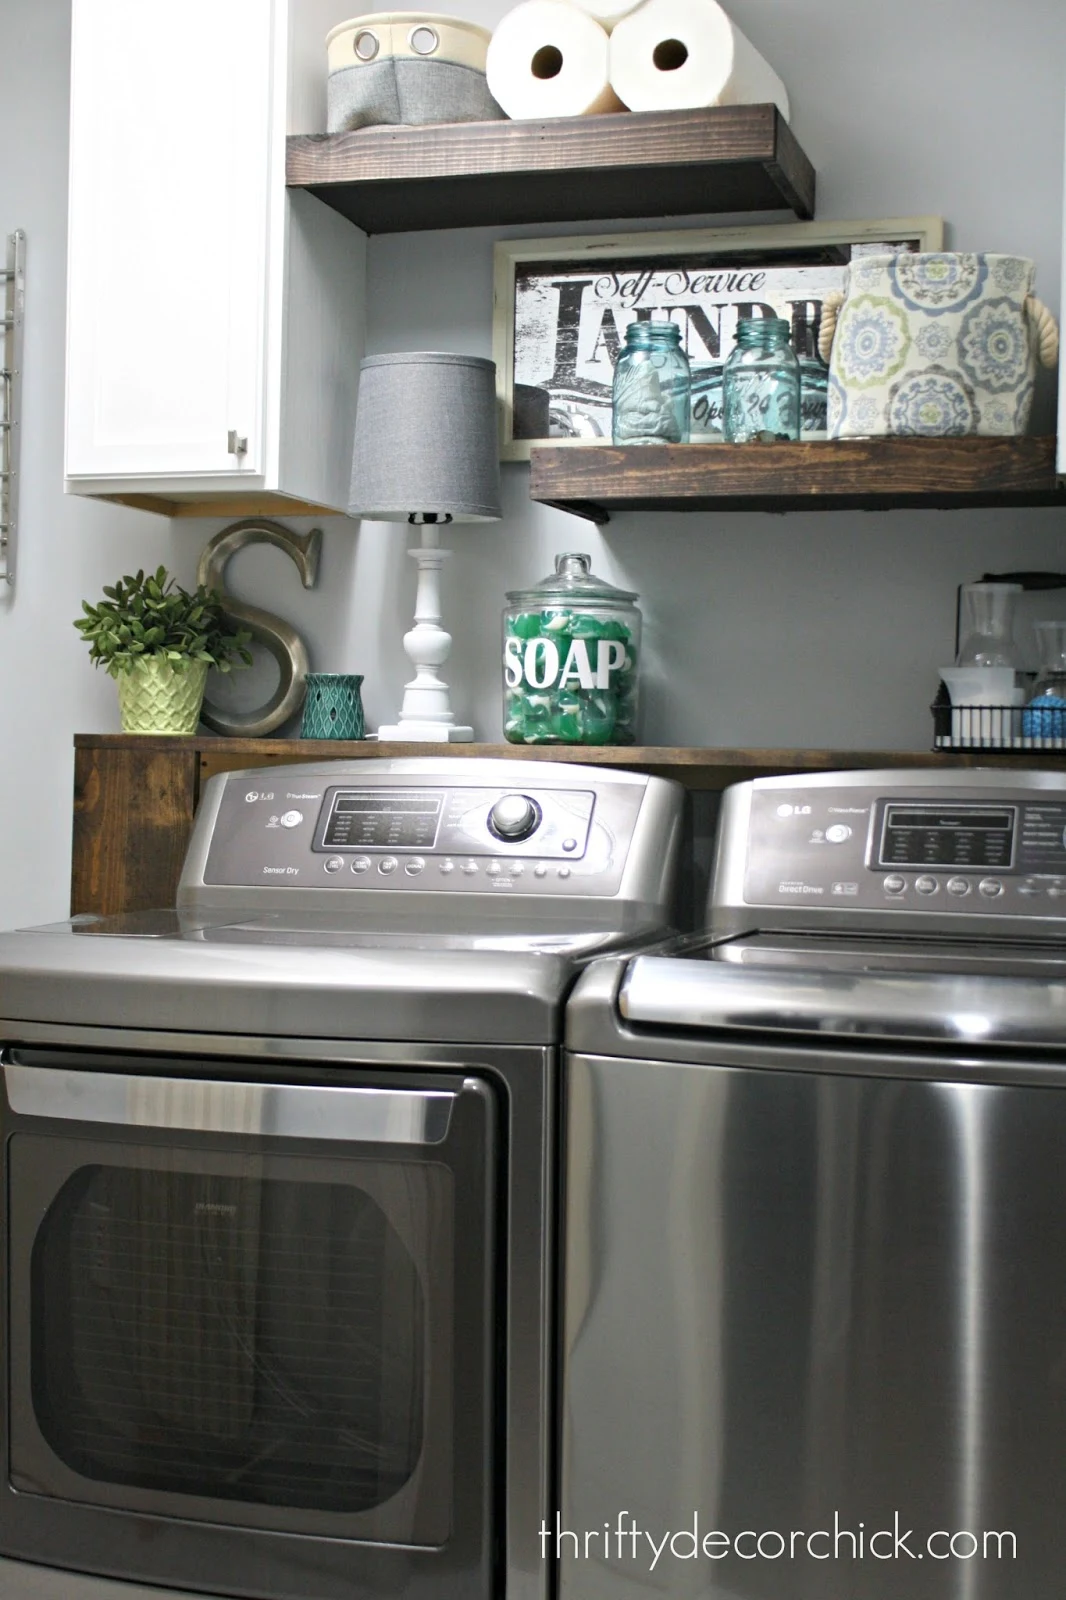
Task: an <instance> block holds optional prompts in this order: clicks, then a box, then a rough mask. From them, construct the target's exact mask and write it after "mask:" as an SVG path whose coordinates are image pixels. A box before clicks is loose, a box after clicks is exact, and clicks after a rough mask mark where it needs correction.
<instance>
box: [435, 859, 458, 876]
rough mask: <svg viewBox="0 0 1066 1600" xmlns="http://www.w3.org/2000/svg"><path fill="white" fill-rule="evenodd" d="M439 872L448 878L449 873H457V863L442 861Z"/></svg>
mask: <svg viewBox="0 0 1066 1600" xmlns="http://www.w3.org/2000/svg"><path fill="white" fill-rule="evenodd" d="M438 870H439V871H440V872H442V873H443V874H444V876H445V877H447V876H448V874H449V872H454V871H455V862H454V861H449V860H447V859H445V860H444V861H442V862H441V863H440V867H439V869H438Z"/></svg>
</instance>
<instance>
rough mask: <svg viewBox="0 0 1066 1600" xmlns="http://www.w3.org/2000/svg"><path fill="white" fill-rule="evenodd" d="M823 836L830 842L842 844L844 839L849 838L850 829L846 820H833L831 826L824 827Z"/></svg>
mask: <svg viewBox="0 0 1066 1600" xmlns="http://www.w3.org/2000/svg"><path fill="white" fill-rule="evenodd" d="M825 836H826V838H827V839H828V840H829V843H830V844H843V843H844V840H845V839H850V838H851V829H850V828H849V827H848V825H847V823H846V822H834V823H833V825H832V827H831V828H826V830H825Z"/></svg>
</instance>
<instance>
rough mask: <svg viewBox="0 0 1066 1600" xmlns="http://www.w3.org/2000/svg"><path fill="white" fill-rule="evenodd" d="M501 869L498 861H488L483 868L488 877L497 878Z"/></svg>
mask: <svg viewBox="0 0 1066 1600" xmlns="http://www.w3.org/2000/svg"><path fill="white" fill-rule="evenodd" d="M501 870H502V869H501V867H500V863H499V862H498V861H490V862H489V864H488V866H487V867H486V868H485V871H486V872H487V873H488V875H489V877H490V878H498V877H499V876H500V872H501Z"/></svg>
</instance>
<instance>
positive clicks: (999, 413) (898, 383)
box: [819, 251, 1058, 439]
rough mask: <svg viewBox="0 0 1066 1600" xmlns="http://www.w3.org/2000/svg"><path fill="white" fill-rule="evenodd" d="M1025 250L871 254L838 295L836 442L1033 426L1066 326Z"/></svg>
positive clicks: (824, 343)
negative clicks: (1038, 285)
mask: <svg viewBox="0 0 1066 1600" xmlns="http://www.w3.org/2000/svg"><path fill="white" fill-rule="evenodd" d="M1032 289H1033V263H1032V262H1031V261H1029V260H1026V259H1025V258H1024V257H1023V256H1001V255H968V254H964V253H962V252H948V251H944V252H932V251H929V252H907V251H901V252H900V253H899V254H898V255H873V256H865V257H862V256H860V257H859V258H858V259H857V260H855V261H853V262H852V263H851V265H850V266H849V268H848V269H847V272H846V274H845V293H844V295H843V296H840V295H835V296H827V297H826V301H825V305H824V307H823V311H822V329H821V333H820V336H819V348H820V351H821V354H822V356H823V358H824V359H826V360H828V362H829V407H828V413H829V414H828V423H829V437H830V438H831V439H855V438H869V437H876V436H879V435H886V434H893V435H901V434H902V435H911V436H919V437H921V436H925V437H929V438H950V437H958V436H960V435H965V434H982V435H985V436H986V437H987V436H994V435H999V436H1004V435H1013V434H1022V433H1024V432H1025V431H1026V428H1027V426H1028V423H1029V413H1030V408H1031V406H1032V400H1033V384H1034V380H1035V378H1036V368H1037V361H1038V359H1039V360H1040V361H1041V362H1042V363H1043V365H1044V366H1047V367H1053V366H1054V365H1055V362H1056V360H1057V356H1058V330H1057V328H1056V326H1055V320H1054V318H1053V317H1052V316H1051V313H1050V312H1049V311H1048V310H1047V308H1046V307H1045V306H1043V305H1041V303H1040V301H1039V300H1038V299H1037V298H1036V296H1035V295H1034V294H1033V292H1032Z"/></svg>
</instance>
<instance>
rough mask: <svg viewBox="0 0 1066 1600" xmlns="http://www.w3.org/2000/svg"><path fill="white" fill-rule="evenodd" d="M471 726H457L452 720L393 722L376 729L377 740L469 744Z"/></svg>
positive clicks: (471, 735) (471, 731) (472, 732)
mask: <svg viewBox="0 0 1066 1600" xmlns="http://www.w3.org/2000/svg"><path fill="white" fill-rule="evenodd" d="M473 737H474V730H473V728H459V727H457V726H456V725H455V723H454V722H449V723H445V724H442V723H439V722H394V723H390V725H389V726H388V727H385V728H379V729H378V742H379V743H381V742H383V741H385V740H391V739H396V740H399V741H401V742H404V743H408V742H409V743H411V744H414V743H416V742H417V743H419V744H421V743H423V742H424V743H426V744H430V743H432V744H469V743H470V742H471V740H472V739H473Z"/></svg>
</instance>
